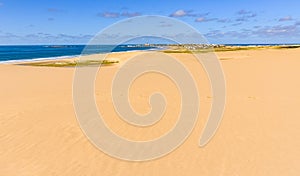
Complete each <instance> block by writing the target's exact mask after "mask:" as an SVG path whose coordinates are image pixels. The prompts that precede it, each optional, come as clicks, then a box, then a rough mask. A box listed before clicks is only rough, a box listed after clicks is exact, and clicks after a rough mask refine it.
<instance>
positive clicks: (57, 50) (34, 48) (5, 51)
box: [0, 45, 155, 63]
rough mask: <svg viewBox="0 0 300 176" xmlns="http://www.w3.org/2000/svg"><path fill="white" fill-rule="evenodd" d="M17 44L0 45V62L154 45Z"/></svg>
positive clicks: (134, 48)
mask: <svg viewBox="0 0 300 176" xmlns="http://www.w3.org/2000/svg"><path fill="white" fill-rule="evenodd" d="M85 47H86V45H19V46H17V45H16V46H12V45H9V46H0V63H5V62H18V61H22V62H23V61H32V60H45V59H62V58H70V57H74V56H78V55H81V54H96V53H108V52H125V51H135V50H151V49H155V47H151V46H144V45H118V46H112V45H90V46H88V47H87V48H88V49H85V50H84V48H85Z"/></svg>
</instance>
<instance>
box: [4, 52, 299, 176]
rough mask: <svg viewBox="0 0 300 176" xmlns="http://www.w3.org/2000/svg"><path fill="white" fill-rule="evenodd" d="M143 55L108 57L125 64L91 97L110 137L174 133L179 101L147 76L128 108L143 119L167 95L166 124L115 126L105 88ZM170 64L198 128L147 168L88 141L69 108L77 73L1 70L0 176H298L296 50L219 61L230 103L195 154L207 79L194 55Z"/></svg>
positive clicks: (232, 55) (226, 55) (207, 100)
mask: <svg viewBox="0 0 300 176" xmlns="http://www.w3.org/2000/svg"><path fill="white" fill-rule="evenodd" d="M137 54H139V53H138V52H130V53H115V54H112V55H111V56H110V57H112V58H118V59H120V64H117V65H114V66H109V67H103V68H101V70H100V71H99V73H98V74H99V75H98V77H97V80H96V86H95V88H96V89H95V95H96V102H97V105H98V108H99V109H100V112H101V113H102V114H103V116H104V120H105V122H106V123H107V125H108V126H109V127H110V128H111V129H112V130H113V131H114V132H116V133H118V134H119V135H121V136H123V137H126V138H129V139H132V140H149V139H153V138H156V137H159V136H161V135H162V134H164V133H165V132H166V131H168V130H169V129H170V128H172V126H173V125H174V124H175V123H176V120H177V116H178V114H179V108H178V107H179V105H180V98H179V95H178V90H177V89H176V86H175V85H174V84H173V83H172V82H171V81H170V80H168V79H167V78H166V77H163V76H161V75H158V74H148V75H146V76H145V77H144V78H143V77H141V78H139V79H137V80H136V81H135V83H134V84H133V86H132V88H131V89H130V101H131V103H132V106H133V107H134V109H135V110H136V111H137V112H139V113H147V112H149V110H150V107H149V104H148V96H149V95H150V94H151V92H153V91H161V92H163V93H164V94H165V96H166V99H167V100H168V107H167V109H166V113H165V115H164V116H163V118H162V120H161V121H160V122H159V123H157V124H156V125H153V126H151V127H149V128H139V127H135V126H130V125H128V124H127V123H124V121H122V120H120V119H119V118H118V116H117V114H116V113H115V112H114V110H113V104H112V100H111V99H110V94H109V93H110V89H109V88H110V84H108V83H110V82H111V80H112V78H113V74H114V73H115V72H116V71H117V70H118V68H119V67H120V66H121V64H122V63H124V61H125V60H126V59H127V58H128V57H132V56H134V55H137ZM170 55H172V56H175V57H177V58H179V59H180V61H181V62H182V63H184V65H185V66H186V67H187V68H189V70H190V71H191V73H192V74H193V75H194V76H195V79H196V80H197V85H198V87H199V95H200V103H201V106H200V113H199V120H198V121H197V124H196V126H195V128H194V130H193V131H192V134H191V135H190V137H189V138H188V139H187V141H186V142H185V143H184V144H183V145H182V146H180V147H179V148H178V149H176V150H175V151H174V152H172V153H170V154H168V155H167V156H164V157H162V158H159V159H155V160H151V161H147V162H128V161H123V160H118V159H115V158H112V157H110V156H108V155H106V154H104V153H103V152H101V151H100V150H98V149H97V148H96V147H95V146H94V145H93V144H91V143H90V142H89V140H88V139H87V138H86V137H85V135H84V134H83V133H82V131H81V129H80V127H79V124H78V123H77V120H76V117H75V112H74V108H73V102H72V81H73V76H74V68H71V67H63V68H62V67H60V68H55V67H34V66H19V65H12V64H2V65H0V82H1V86H0V98H1V99H0V175H9V176H15V175H16V176H17V175H18V176H20V175H28V176H29V175H30V176H32V175H72V176H74V175H103V176H104V175H107V176H108V175H110V176H111V175H122V176H123V175H145V176H146V175H149V176H150V175H162V176H166V175H170V176H171V175H172V176H176V175H178V176H182V175H195V176H196V175H209V176H213V175H228V176H232V175H257V176H259V175H261V176H263V175H290V176H291V175H295V176H296V175H298V174H299V173H300V167H299V166H298V165H299V163H300V150H299V148H300V136H299V134H300V128H299V127H300V111H299V105H300V92H299V90H300V81H299V78H298V76H299V75H300V69H299V66H300V59H299V55H300V49H281V50H271V49H268V50H245V51H232V52H219V53H217V55H218V56H219V59H220V60H221V64H222V66H223V69H224V73H225V77H226V84H227V103H226V109H225V114H224V117H223V120H222V123H221V125H220V127H219V129H218V131H217V133H216V135H215V136H214V138H213V139H212V140H211V141H210V142H209V143H208V145H206V146H205V147H203V148H200V147H198V141H199V137H200V134H201V132H202V129H203V128H204V125H205V123H206V120H207V116H208V114H209V111H210V106H211V101H212V100H213V98H214V97H212V95H211V91H210V86H209V82H208V78H207V76H206V74H205V71H204V70H203V68H202V67H201V65H200V64H197V62H196V61H195V60H192V59H191V57H192V56H191V55H190V54H186V53H185V54H180V53H177V54H170ZM104 75H105V76H104ZM199 75H200V76H199ZM153 81H154V82H155V84H153ZM158 85H159V86H158Z"/></svg>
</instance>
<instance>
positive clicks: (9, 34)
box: [0, 0, 300, 45]
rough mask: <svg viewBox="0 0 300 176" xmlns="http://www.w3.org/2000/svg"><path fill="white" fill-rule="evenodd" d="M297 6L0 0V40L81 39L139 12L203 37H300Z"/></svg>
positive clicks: (261, 0) (283, 1) (292, 0)
mask: <svg viewBox="0 0 300 176" xmlns="http://www.w3.org/2000/svg"><path fill="white" fill-rule="evenodd" d="M299 7H300V1H299V0H280V1H271V0H240V1H233V0H214V1H208V0H206V1H202V0H197V1H196V0H184V1H183V0H151V1H150V0H149V1H137V0H111V1H108V0H105V1H104V0H84V1H82V0H0V44H1V45H18V44H20V45H23V44H86V43H87V42H88V41H89V40H90V39H92V38H93V36H95V35H96V34H97V33H99V31H102V30H103V29H105V28H107V27H108V26H110V25H112V24H115V23H117V22H119V21H120V20H126V19H128V18H132V17H137V16H142V15H160V16H166V17H170V18H174V19H177V20H180V21H182V22H184V23H187V24H188V25H190V26H192V27H193V28H195V29H196V30H197V31H198V32H199V33H200V34H202V35H203V36H204V37H205V38H206V39H207V40H208V41H209V43H217V44H248V43H300V10H299ZM166 30H169V31H171V30H172V26H168V28H166Z"/></svg>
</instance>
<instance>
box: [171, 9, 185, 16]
mask: <svg viewBox="0 0 300 176" xmlns="http://www.w3.org/2000/svg"><path fill="white" fill-rule="evenodd" d="M187 14H188V13H187V12H186V11H185V10H177V11H176V12H174V13H172V14H171V15H170V16H171V17H183V16H187Z"/></svg>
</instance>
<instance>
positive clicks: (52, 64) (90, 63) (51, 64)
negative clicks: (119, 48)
mask: <svg viewBox="0 0 300 176" xmlns="http://www.w3.org/2000/svg"><path fill="white" fill-rule="evenodd" d="M117 63H119V61H118V60H85V61H44V62H31V63H23V64H20V65H27V66H40V67H76V66H93V65H100V64H101V65H107V66H108V65H113V64H117Z"/></svg>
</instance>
